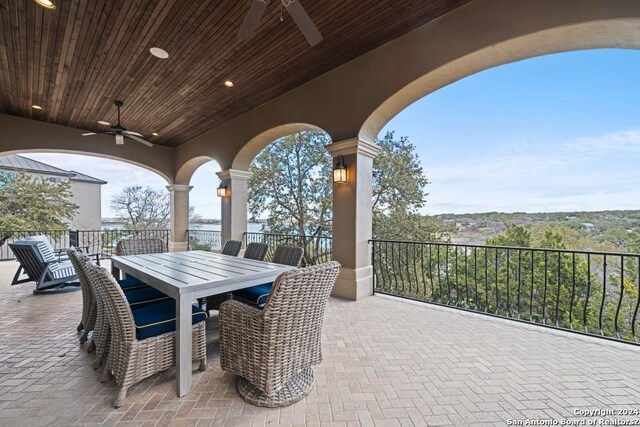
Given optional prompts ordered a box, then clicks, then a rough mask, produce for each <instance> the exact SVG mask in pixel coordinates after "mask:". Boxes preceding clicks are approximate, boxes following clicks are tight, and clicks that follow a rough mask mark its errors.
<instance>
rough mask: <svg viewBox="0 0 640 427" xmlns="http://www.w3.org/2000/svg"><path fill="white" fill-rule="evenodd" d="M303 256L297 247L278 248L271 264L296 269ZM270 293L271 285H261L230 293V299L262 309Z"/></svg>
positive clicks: (302, 250) (302, 251)
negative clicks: (289, 266)
mask: <svg viewBox="0 0 640 427" xmlns="http://www.w3.org/2000/svg"><path fill="white" fill-rule="evenodd" d="M303 256H304V249H302V248H300V247H298V246H284V245H282V246H278V247H277V248H276V252H275V253H274V254H273V260H272V262H274V263H276V264H284V265H291V266H293V267H298V266H299V265H300V262H301V261H302V257H303ZM269 292H271V283H263V284H261V285H257V286H252V287H250V288H245V289H238V290H237V291H233V292H232V295H233V296H232V298H233V299H238V300H240V301H242V302H246V303H248V304H251V305H254V306H256V307H263V306H264V304H265V303H266V302H267V298H268V297H269Z"/></svg>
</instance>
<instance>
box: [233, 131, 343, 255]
mask: <svg viewBox="0 0 640 427" xmlns="http://www.w3.org/2000/svg"><path fill="white" fill-rule="evenodd" d="M292 129H294V131H293V133H289V134H285V135H282V133H284V132H285V131H287V130H288V131H291V130H292ZM270 135H272V136H275V137H276V138H275V139H272V140H271V141H268V143H267V139H266V137H265V136H264V135H263V136H262V138H261V139H259V141H260V143H259V144H258V143H256V142H255V141H257V140H254V143H255V145H254V148H255V147H257V146H259V145H260V146H262V147H263V148H262V149H261V150H260V151H259V152H258V153H256V155H255V156H254V158H253V160H252V162H251V164H250V166H249V168H248V170H249V172H250V173H251V177H250V178H249V182H248V204H247V208H248V213H249V221H250V222H249V224H248V229H247V231H248V233H247V242H264V243H267V244H269V246H270V251H269V252H268V254H267V257H269V256H271V255H272V254H273V251H274V250H275V248H276V247H277V246H279V245H293V246H300V247H302V248H304V250H305V256H304V261H303V264H305V265H312V264H315V263H317V262H318V260H320V259H326V260H328V259H329V250H330V245H329V242H328V239H327V237H328V236H330V235H331V218H332V213H333V212H332V210H333V199H332V197H333V193H332V172H331V170H332V157H331V155H330V154H329V153H328V152H327V150H326V149H325V145H327V144H330V143H331V138H330V136H329V135H328V134H327V133H326V132H324V131H322V130H319V129H318V128H317V127H311V126H307V125H304V126H297V127H295V128H293V127H288V128H280V129H278V130H276V131H271V132H270ZM232 197H233V196H232Z"/></svg>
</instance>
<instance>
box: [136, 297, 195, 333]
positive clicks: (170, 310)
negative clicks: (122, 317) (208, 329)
mask: <svg viewBox="0 0 640 427" xmlns="http://www.w3.org/2000/svg"><path fill="white" fill-rule="evenodd" d="M191 310H192V312H191V313H192V314H191V319H192V321H193V324H196V323H198V322H202V321H203V320H205V319H206V318H207V313H206V312H205V311H204V310H203V309H201V308H200V307H198V306H196V305H192V306H191ZM132 313H133V320H134V322H135V324H136V338H137V339H139V340H143V339H146V338H151V337H155V336H158V335H162V334H165V333H167V332H172V331H175V330H176V303H175V301H174V300H173V299H169V300H166V301H160V302H157V303H153V304H149V305H145V306H144V307H140V308H136V309H133V310H132Z"/></svg>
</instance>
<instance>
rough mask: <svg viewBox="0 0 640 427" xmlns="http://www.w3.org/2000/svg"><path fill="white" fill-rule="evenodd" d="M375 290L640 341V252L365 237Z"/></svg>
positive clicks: (602, 335)
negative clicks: (370, 250)
mask: <svg viewBox="0 0 640 427" xmlns="http://www.w3.org/2000/svg"><path fill="white" fill-rule="evenodd" d="M371 245H372V262H373V270H374V292H378V293H383V294H389V295H394V296H398V297H403V298H409V299H414V300H419V301H424V302H429V303H434V304H439V305H445V306H448V307H455V308H460V309H464V310H468V311H474V312H479V313H484V314H490V315H493V316H499V317H504V318H508V319H514V320H518V321H524V322H529V323H535V324H539V325H544V326H549V327H553V328H558V329H564V330H569V331H574V332H580V333H583V334H588V335H596V336H600V337H605V338H610V339H614V340H620V341H625V342H632V343H639V342H640V325H639V324H638V323H639V322H640V319H639V318H638V309H639V306H640V254H624V253H607V252H586V251H571V250H563V249H533V248H518V247H503V246H481V245H460V244H449V243H424V242H402V241H390V240H372V241H371Z"/></svg>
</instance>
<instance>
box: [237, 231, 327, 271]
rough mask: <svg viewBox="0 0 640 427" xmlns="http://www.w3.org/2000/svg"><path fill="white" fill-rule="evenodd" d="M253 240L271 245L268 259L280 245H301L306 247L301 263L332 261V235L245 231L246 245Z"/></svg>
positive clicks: (310, 263)
mask: <svg viewBox="0 0 640 427" xmlns="http://www.w3.org/2000/svg"><path fill="white" fill-rule="evenodd" d="M251 242H260V243H266V244H268V245H269V250H268V251H267V256H266V258H265V260H266V261H271V259H272V258H273V253H274V252H275V250H276V248H277V247H278V246H280V245H288V246H300V247H301V248H303V249H304V257H303V258H302V263H301V265H302V266H303V267H307V266H310V265H317V264H322V263H323V262H328V261H331V249H332V243H333V241H332V239H331V237H330V236H301V235H297V234H275V233H254V232H249V233H244V244H245V247H246V245H248V244H249V243H251Z"/></svg>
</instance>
